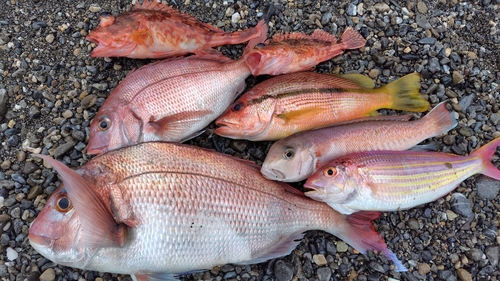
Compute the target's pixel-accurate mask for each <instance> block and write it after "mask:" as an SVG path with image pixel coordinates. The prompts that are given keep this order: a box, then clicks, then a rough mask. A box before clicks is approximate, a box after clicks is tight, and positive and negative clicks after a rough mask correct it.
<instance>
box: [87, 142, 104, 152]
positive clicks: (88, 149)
mask: <svg viewBox="0 0 500 281" xmlns="http://www.w3.org/2000/svg"><path fill="white" fill-rule="evenodd" d="M107 151H108V150H107V149H106V147H91V146H90V144H89V145H87V154H89V155H97V154H103V153H105V152H107Z"/></svg>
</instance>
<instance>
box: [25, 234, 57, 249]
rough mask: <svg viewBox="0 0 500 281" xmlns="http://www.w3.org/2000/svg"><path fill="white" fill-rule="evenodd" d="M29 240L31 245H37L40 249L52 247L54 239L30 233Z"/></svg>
mask: <svg viewBox="0 0 500 281" xmlns="http://www.w3.org/2000/svg"><path fill="white" fill-rule="evenodd" d="M28 239H29V241H30V244H31V245H36V246H38V247H39V248H40V247H50V246H51V245H52V243H53V240H52V239H50V238H48V237H44V236H40V235H36V234H33V233H31V232H29V233H28Z"/></svg>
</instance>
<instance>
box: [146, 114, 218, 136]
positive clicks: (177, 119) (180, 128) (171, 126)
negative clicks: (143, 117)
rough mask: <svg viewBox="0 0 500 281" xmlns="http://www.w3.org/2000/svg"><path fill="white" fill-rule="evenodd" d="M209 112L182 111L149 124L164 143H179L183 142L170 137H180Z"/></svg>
mask: <svg viewBox="0 0 500 281" xmlns="http://www.w3.org/2000/svg"><path fill="white" fill-rule="evenodd" d="M212 113H213V111H211V110H200V111H184V112H180V113H177V114H174V115H170V116H167V117H165V118H162V119H160V120H154V121H151V122H150V123H149V124H150V125H151V126H152V127H153V128H155V130H156V131H157V133H156V134H157V135H158V136H162V139H163V140H166V141H180V140H185V138H183V139H179V140H173V139H171V136H180V135H182V134H183V132H185V131H186V130H187V129H189V128H191V127H192V126H193V125H195V124H196V123H198V122H200V120H201V119H204V118H206V117H207V115H210V114H212Z"/></svg>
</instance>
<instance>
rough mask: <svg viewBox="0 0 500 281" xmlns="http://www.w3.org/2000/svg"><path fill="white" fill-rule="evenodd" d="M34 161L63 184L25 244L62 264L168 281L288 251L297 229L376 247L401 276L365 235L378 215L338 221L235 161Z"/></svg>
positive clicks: (145, 151)
mask: <svg viewBox="0 0 500 281" xmlns="http://www.w3.org/2000/svg"><path fill="white" fill-rule="evenodd" d="M35 156H37V157H43V159H44V160H46V161H48V162H49V163H50V164H51V165H53V166H54V167H55V168H56V170H57V171H58V172H59V174H60V175H61V177H62V179H63V184H61V186H60V187H59V188H58V189H57V190H56V191H55V192H54V194H52V196H51V197H50V198H49V199H48V201H47V204H46V205H45V207H44V209H43V210H42V211H41V213H40V214H39V215H38V217H37V218H36V219H35V221H34V222H33V223H32V225H31V227H30V232H29V239H30V243H31V245H33V247H34V248H35V250H37V251H38V252H39V253H41V254H42V255H43V256H45V257H46V258H48V259H50V260H52V261H53V262H56V263H59V264H62V265H66V266H71V267H76V268H81V269H86V270H96V271H102V272H113V273H120V274H132V275H133V277H134V278H135V279H134V280H157V279H155V278H159V279H162V280H163V279H165V280H172V279H174V278H175V276H177V275H179V274H181V273H184V272H190V271H196V270H202V269H210V268H212V267H214V266H216V265H223V264H226V263H239V264H249V263H258V262H263V261H266V260H268V259H271V258H275V257H279V256H283V255H287V254H289V253H290V252H291V251H292V250H293V249H294V248H295V246H296V245H297V244H298V243H299V241H298V240H297V239H301V238H302V236H303V232H304V231H307V230H309V229H320V230H325V231H327V232H329V233H332V234H334V235H337V236H338V237H339V238H341V239H344V240H345V241H346V242H347V243H349V244H350V245H352V246H353V247H355V248H356V249H357V250H358V251H360V252H361V253H366V251H368V250H378V251H380V252H382V253H384V254H385V255H386V256H387V257H388V258H389V259H391V260H393V261H394V262H395V263H396V266H397V268H396V270H400V271H402V270H406V269H405V268H404V266H403V265H402V264H401V262H400V261H399V260H398V259H397V258H396V256H395V255H394V254H393V253H392V252H391V251H390V250H389V249H387V246H386V244H385V243H384V241H383V239H382V237H381V236H380V235H379V234H378V233H377V232H375V231H374V229H373V225H372V224H371V220H372V219H374V218H376V217H377V216H378V215H379V213H378V212H371V213H370V212H368V213H360V214H355V215H354V216H345V215H341V214H339V213H338V212H336V211H335V210H333V209H331V208H330V207H328V205H326V204H324V203H321V202H317V201H314V200H311V199H309V198H307V197H305V196H304V195H303V194H302V193H300V192H299V191H297V190H295V189H293V188H291V187H290V186H288V185H286V184H285V183H280V182H274V181H270V180H267V179H265V178H263V177H262V176H261V175H260V173H259V171H258V167H257V166H255V165H254V164H248V163H247V162H246V161H242V160H241V159H237V158H233V157H231V156H227V155H222V154H219V153H216V152H212V151H208V150H204V149H200V148H198V147H190V146H187V145H181V144H175V143H165V142H163V143H156V142H149V143H143V144H139V145H136V146H132V147H127V148H123V149H118V150H114V151H110V152H108V153H106V154H103V155H100V156H97V157H95V158H93V159H92V160H90V161H89V162H88V163H87V164H85V165H84V166H82V167H81V168H80V169H79V170H78V171H77V172H78V173H77V172H75V171H73V170H71V169H69V168H68V167H66V166H64V165H63V164H62V163H60V162H58V161H55V160H53V159H52V158H50V157H48V156H43V155H35ZM228 171H231V172H228Z"/></svg>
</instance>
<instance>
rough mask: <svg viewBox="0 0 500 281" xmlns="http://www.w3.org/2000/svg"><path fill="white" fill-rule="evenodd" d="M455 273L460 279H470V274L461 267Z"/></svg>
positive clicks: (463, 280) (465, 280) (464, 280)
mask: <svg viewBox="0 0 500 281" xmlns="http://www.w3.org/2000/svg"><path fill="white" fill-rule="evenodd" d="M457 275H458V278H459V279H460V280H461V281H472V275H471V274H470V273H469V272H468V271H467V270H465V269H463V268H458V269H457Z"/></svg>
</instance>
